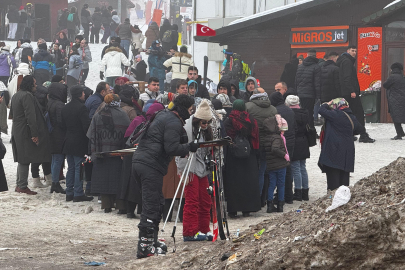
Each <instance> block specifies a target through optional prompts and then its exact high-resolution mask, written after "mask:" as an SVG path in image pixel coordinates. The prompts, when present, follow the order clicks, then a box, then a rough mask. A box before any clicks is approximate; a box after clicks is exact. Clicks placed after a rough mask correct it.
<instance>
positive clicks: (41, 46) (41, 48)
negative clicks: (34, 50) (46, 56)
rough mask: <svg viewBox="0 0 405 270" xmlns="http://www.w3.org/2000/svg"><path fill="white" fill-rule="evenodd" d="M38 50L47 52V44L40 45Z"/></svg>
mask: <svg viewBox="0 0 405 270" xmlns="http://www.w3.org/2000/svg"><path fill="white" fill-rule="evenodd" d="M38 49H40V50H46V49H47V48H46V44H45V43H41V44H38Z"/></svg>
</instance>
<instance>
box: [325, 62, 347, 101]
mask: <svg viewBox="0 0 405 270" xmlns="http://www.w3.org/2000/svg"><path fill="white" fill-rule="evenodd" d="M321 84H322V87H321V102H322V103H324V102H328V101H331V100H332V99H335V98H338V97H341V96H342V93H341V92H340V81H339V67H338V66H336V64H335V62H333V60H328V61H326V62H324V64H323V65H322V68H321Z"/></svg>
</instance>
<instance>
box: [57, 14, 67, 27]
mask: <svg viewBox="0 0 405 270" xmlns="http://www.w3.org/2000/svg"><path fill="white" fill-rule="evenodd" d="M68 16H69V12H68V11H65V12H63V13H62V15H61V16H60V18H59V21H58V26H59V27H60V28H61V29H66V28H67V17H68Z"/></svg>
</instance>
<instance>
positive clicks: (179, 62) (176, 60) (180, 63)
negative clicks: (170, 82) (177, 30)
mask: <svg viewBox="0 0 405 270" xmlns="http://www.w3.org/2000/svg"><path fill="white" fill-rule="evenodd" d="M191 58H192V56H191V54H188V53H182V52H176V53H175V54H174V56H173V57H171V58H169V59H167V60H166V61H165V62H164V63H163V65H164V66H165V67H167V68H168V67H172V72H173V74H172V79H183V80H187V74H188V68H189V67H190V66H193V65H194V62H193V60H192V59H191Z"/></svg>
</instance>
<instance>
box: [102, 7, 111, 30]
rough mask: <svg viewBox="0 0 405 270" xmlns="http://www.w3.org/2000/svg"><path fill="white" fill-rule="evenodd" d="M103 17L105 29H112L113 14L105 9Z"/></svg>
mask: <svg viewBox="0 0 405 270" xmlns="http://www.w3.org/2000/svg"><path fill="white" fill-rule="evenodd" d="M101 16H102V22H103V26H104V27H110V24H111V19H112V15H111V12H110V11H108V10H107V9H104V10H103V11H102V14H101Z"/></svg>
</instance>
